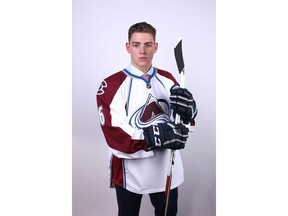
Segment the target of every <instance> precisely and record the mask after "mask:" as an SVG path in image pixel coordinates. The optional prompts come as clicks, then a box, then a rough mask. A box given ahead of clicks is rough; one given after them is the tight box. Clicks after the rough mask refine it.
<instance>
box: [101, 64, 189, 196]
mask: <svg viewBox="0 0 288 216" xmlns="http://www.w3.org/2000/svg"><path fill="white" fill-rule="evenodd" d="M147 73H148V74H149V75H150V78H149V80H148V81H146V80H145V79H144V78H142V77H141V75H143V72H141V71H140V70H138V69H137V68H135V67H134V66H132V65H129V67H128V68H126V69H124V70H123V71H119V72H117V73H115V74H113V75H111V76H109V77H108V78H106V79H104V81H103V82H102V83H101V85H100V87H99V89H98V92H97V106H98V111H99V118H100V124H101V128H102V131H103V134H104V137H105V139H106V142H107V144H108V147H109V173H110V177H111V186H113V185H117V186H119V187H124V188H126V189H127V190H129V191H131V192H134V193H138V194H147V193H155V192H161V191H165V183H166V177H167V172H168V165H169V159H170V152H171V151H170V150H169V149H157V150H152V151H147V149H146V144H145V141H144V135H143V130H142V128H144V127H147V126H149V125H151V124H153V123H156V122H157V123H159V122H167V121H169V120H170V116H171V110H170V100H169V96H170V88H171V86H172V85H174V84H175V83H176V80H175V78H174V77H173V76H172V75H171V73H169V72H167V71H163V70H160V69H157V68H155V67H151V69H150V70H149V71H148V72H147ZM172 172H173V178H172V183H171V189H173V188H175V187H178V186H179V185H180V184H181V183H182V182H183V181H184V174H183V166H182V161H181V157H180V153H179V151H176V154H175V163H174V166H173V171H172Z"/></svg>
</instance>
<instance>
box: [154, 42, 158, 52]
mask: <svg viewBox="0 0 288 216" xmlns="http://www.w3.org/2000/svg"><path fill="white" fill-rule="evenodd" d="M157 50H158V43H157V42H155V44H154V53H156V52H157Z"/></svg>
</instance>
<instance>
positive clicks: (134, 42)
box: [131, 41, 153, 45]
mask: <svg viewBox="0 0 288 216" xmlns="http://www.w3.org/2000/svg"><path fill="white" fill-rule="evenodd" d="M131 43H132V44H141V43H140V42H137V41H132V42H131ZM144 44H146V45H147V44H153V42H145V43H144Z"/></svg>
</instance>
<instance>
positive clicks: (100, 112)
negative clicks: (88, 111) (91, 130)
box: [98, 106, 105, 126]
mask: <svg viewBox="0 0 288 216" xmlns="http://www.w3.org/2000/svg"><path fill="white" fill-rule="evenodd" d="M98 113H99V120H100V124H101V125H102V126H103V125H104V124H105V117H104V114H103V107H102V106H100V107H99V108H98Z"/></svg>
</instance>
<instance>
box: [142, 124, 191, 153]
mask: <svg viewBox="0 0 288 216" xmlns="http://www.w3.org/2000/svg"><path fill="white" fill-rule="evenodd" d="M143 130H144V137H145V142H146V145H147V149H148V151H149V150H152V149H156V148H168V149H175V150H176V149H183V148H184V147H185V143H186V141H187V138H188V132H189V129H188V128H186V127H185V125H183V124H175V123H172V122H167V123H159V124H156V125H151V126H149V127H146V128H143Z"/></svg>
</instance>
